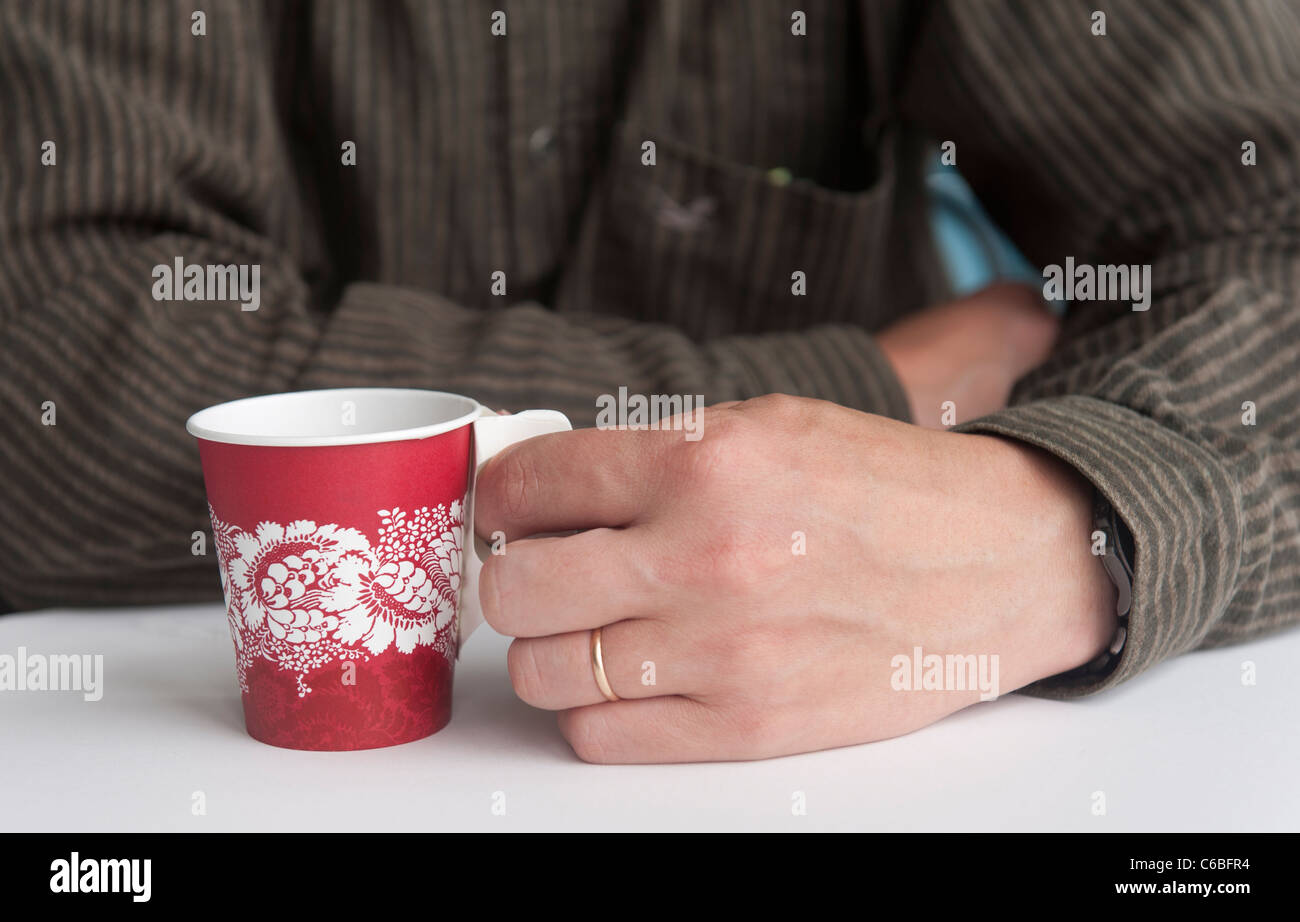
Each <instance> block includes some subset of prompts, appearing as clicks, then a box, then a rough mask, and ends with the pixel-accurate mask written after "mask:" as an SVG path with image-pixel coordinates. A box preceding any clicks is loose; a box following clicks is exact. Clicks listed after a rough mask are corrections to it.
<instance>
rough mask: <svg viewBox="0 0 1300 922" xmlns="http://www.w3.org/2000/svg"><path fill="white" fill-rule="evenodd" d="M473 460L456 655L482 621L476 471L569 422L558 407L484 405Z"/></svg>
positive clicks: (484, 550) (485, 550) (483, 545)
mask: <svg viewBox="0 0 1300 922" xmlns="http://www.w3.org/2000/svg"><path fill="white" fill-rule="evenodd" d="M473 425H474V464H473V467H472V469H471V472H470V484H469V492H468V499H467V500H466V501H465V529H466V535H465V548H466V551H467V553H466V554H464V555H463V556H462V559H463V561H464V564H463V567H464V571H465V572H464V573H463V574H462V577H461V584H460V611H459V613H458V619H459V625H460V626H459V630H458V634H457V637H458V640H457V644H456V656H457V657H458V658H459V656H460V649H461V647H462V646H463V645H464V643H465V641H466V640H468V639H469V635H470V634H472V633H474V629H475V628H476V627H478V626H479V625H480V624H482V623H483V607H482V606H481V605H480V604H479V597H478V579H479V574H480V573H482V572H483V560H484V558H486V557H487V556H488V555H489V554H491V550H490V548H489V547H488V545H487V542H485V541H484V540H483V539H482V538H480V537H479V536H478V534H477V532H476V531H475V530H474V491H475V487H476V486H477V482H478V472H479V471H480V470H482V469H483V465H484V464H485V463H486V462H487V460H488V458H491V457H492V456H493V455H495V454H496V453H497V452H499V451H501V449H503V448H505V447H506V446H508V445H513V444H514V443H515V442H522V441H523V440H524V439H531V438H532V437H533V436H535V435H545V434H546V433H548V432H568V431H569V430H570V429H572V428H573V425H572V424H571V423H570V422H569V420H568V417H566V416H565V415H564V414H563V413H561V412H560V411H559V410H524V411H523V412H522V413H515V414H512V415H510V416H501V415H500V414H498V413H494V412H493V411H492V410H489V409H487V408H486V407H484V408H483V409H482V410H480V411H479V417H478V419H476V420H474V423H473Z"/></svg>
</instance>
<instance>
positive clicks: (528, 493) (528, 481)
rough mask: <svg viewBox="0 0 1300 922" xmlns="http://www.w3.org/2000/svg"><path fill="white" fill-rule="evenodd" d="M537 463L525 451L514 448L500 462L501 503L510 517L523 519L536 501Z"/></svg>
mask: <svg viewBox="0 0 1300 922" xmlns="http://www.w3.org/2000/svg"><path fill="white" fill-rule="evenodd" d="M538 483H539V481H538V477H537V465H536V464H535V463H534V461H533V460H532V458H531V457H530V455H529V453H528V452H527V451H523V450H520V449H518V448H514V449H512V450H511V451H509V452H508V453H507V454H506V456H505V458H503V459H502V464H501V486H500V491H501V492H500V496H501V505H502V508H503V510H504V511H505V514H506V515H507V516H509V518H510V519H513V520H517V519H525V518H527V517H528V515H529V513H531V512H532V509H533V506H534V505H535V504H536V502H537V490H538Z"/></svg>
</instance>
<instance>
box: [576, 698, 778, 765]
mask: <svg viewBox="0 0 1300 922" xmlns="http://www.w3.org/2000/svg"><path fill="white" fill-rule="evenodd" d="M557 718H558V720H559V724H560V732H561V733H562V734H563V735H564V738H565V739H566V740H568V741H569V745H570V746H572V747H573V751H574V752H575V753H576V754H577V756H578V758H580V759H582V760H583V761H584V762H599V763H604V764H629V763H631V764H636V763H646V762H708V761H715V760H717V759H719V758H731V759H744V758H757V757H760V756H761V755H762V754H763V753H762V752H761V751H760V750H758V749H756V748H753V749H751V747H749V746H748V744H746V743H745V742H744V741H743V740H741V739H738V738H737V734H736V728H734V727H730V726H727V725H726V724H725V723H724V721H723V720H722V719H721V718H720V717H719V715H718V713H717V712H716V711H714V710H712V709H710V708H708V707H707V706H705V705H704V704H701V703H699V702H697V701H692V700H691V699H690V698H683V697H678V696H669V697H663V698H642V699H638V700H631V701H613V702H607V703H604V704H596V705H591V706H590V707H580V708H574V709H572V710H568V711H561V712H560V713H559V715H557Z"/></svg>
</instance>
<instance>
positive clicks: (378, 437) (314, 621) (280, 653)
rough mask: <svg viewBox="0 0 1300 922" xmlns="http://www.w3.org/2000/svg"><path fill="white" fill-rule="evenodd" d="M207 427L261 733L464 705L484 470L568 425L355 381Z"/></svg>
mask: <svg viewBox="0 0 1300 922" xmlns="http://www.w3.org/2000/svg"><path fill="white" fill-rule="evenodd" d="M186 428H187V429H188V430H189V431H190V433H191V434H192V435H194V436H196V437H197V438H198V440H199V455H200V457H201V459H202V461H203V479H204V482H205V483H206V485H207V492H208V507H209V511H210V513H211V515H212V532H213V543H214V544H215V545H216V549H217V557H218V565H219V569H220V575H221V586H222V590H223V592H224V593H225V598H226V616H227V620H228V621H229V622H230V633H231V636H232V637H233V638H234V642H235V662H236V671H237V674H238V676H239V687H240V691H241V692H242V694H243V703H244V722H245V725H246V726H247V728H248V732H249V735H251V736H252V737H253V738H254V739H257V740H261V741H262V742H264V743H270V744H271V745H273V746H283V747H286V748H289V749H318V750H320V749H324V750H343V749H372V748H375V747H378V746H395V745H397V744H399V743H406V742H410V741H411V740H417V739H420V738H422V737H425V736H428V735H430V734H432V733H435V732H437V731H438V730H440V729H441V728H442V727H444V726H446V724H447V721H448V720H450V719H451V689H452V673H453V670H454V667H455V662H456V656H457V652H458V649H459V646H460V644H461V643H463V642H464V640H465V638H466V637H468V636H469V634H470V632H471V631H473V630H474V628H475V627H477V626H478V624H479V623H481V622H482V614H481V612H480V611H479V607H478V591H477V589H478V573H479V570H480V568H481V566H482V558H481V556H480V553H479V550H478V549H476V548H475V547H474V543H473V541H469V542H467V541H466V537H467V536H472V535H473V529H472V527H470V526H471V524H472V521H473V519H472V515H473V513H472V510H473V480H474V474H475V472H476V471H477V470H478V468H479V466H480V465H481V464H482V463H483V462H484V461H486V460H487V459H488V458H489V457H491V456H492V455H493V454H495V453H496V452H498V451H500V450H501V449H502V448H504V447H505V446H506V445H509V444H511V443H513V442H517V441H520V440H522V439H526V438H530V437H532V436H534V435H540V434H542V433H545V432H558V431H562V430H567V429H569V428H570V426H569V422H568V420H567V419H565V418H564V416H563V414H561V413H557V412H555V411H553V410H529V411H527V412H524V413H519V414H516V415H513V416H501V415H497V414H495V413H492V412H491V411H489V410H486V409H484V408H483V407H481V406H480V405H479V404H478V403H477V402H476V401H474V400H471V399H470V398H468V397H460V396H457V395H455V394H444V393H439V392H436V391H420V390H404V389H393V388H346V389H338V390H325V391H303V392H298V393H289V394H271V395H267V396H264V397H250V398H248V399H245V400H235V401H232V402H230V403H223V404H220V405H218V406H214V407H209V408H208V409H206V410H202V411H200V412H199V413H196V414H194V415H193V416H192V417H190V419H189V422H188V423H187V424H186Z"/></svg>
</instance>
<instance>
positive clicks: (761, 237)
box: [556, 125, 895, 339]
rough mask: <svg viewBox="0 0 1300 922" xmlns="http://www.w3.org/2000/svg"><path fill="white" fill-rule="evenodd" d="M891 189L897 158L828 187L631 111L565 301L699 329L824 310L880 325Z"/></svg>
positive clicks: (781, 324)
mask: <svg viewBox="0 0 1300 922" xmlns="http://www.w3.org/2000/svg"><path fill="white" fill-rule="evenodd" d="M646 140H654V141H655V152H654V153H655V162H654V164H653V165H648V164H646V163H645V162H644V161H643V154H644V149H643V147H642V145H643V143H644V142H645V141H646ZM882 166H886V165H883V164H882ZM893 189H894V184H893V182H892V173H891V172H889V171H888V170H884V171H882V172H881V173H880V175H879V177H878V179H877V182H876V183H875V185H873V186H872V187H871V188H870V189H866V190H862V191H842V190H834V189H827V188H824V187H821V186H818V185H816V184H814V183H812V182H809V181H807V180H803V179H800V178H798V177H790V176H788V174H785V173H784V171H782V170H780V169H779V168H778V169H772V170H768V169H763V168H761V167H758V166H752V165H748V164H744V163H737V162H733V161H725V160H720V159H718V158H716V157H713V156H711V155H710V154H708V153H706V152H703V151H701V150H698V149H695V148H692V147H689V146H686V145H682V144H679V143H676V142H673V141H670V140H664V139H662V138H660V137H656V136H655V135H654V134H651V133H648V132H645V131H641V130H638V129H637V128H635V127H633V126H629V125H625V126H623V127H622V129H621V130H620V131H619V132H618V134H617V136H616V140H615V142H614V144H613V147H612V150H611V155H610V158H609V161H608V166H607V170H606V173H605V176H604V178H603V180H602V181H601V183H600V185H599V188H598V191H597V193H596V194H595V196H594V198H593V201H592V202H591V203H590V205H589V206H588V208H587V209H586V211H585V213H584V215H583V218H582V222H581V226H580V230H579V234H578V242H577V246H576V253H575V255H574V258H572V259H571V260H569V261H568V264H567V269H566V271H565V273H564V275H563V277H562V279H561V282H560V285H559V288H558V294H557V299H556V306H557V308H559V309H561V310H580V311H584V312H591V313H602V314H618V315H622V316H627V317H631V318H634V319H638V320H644V321H654V322H659V323H668V324H671V325H673V326H675V327H677V328H678V329H681V330H683V331H684V332H686V333H688V334H690V335H691V336H692V337H694V338H696V339H704V338H708V337H713V336H720V335H727V334H732V333H754V332H762V331H768V330H791V329H800V328H804V327H808V326H812V325H814V324H817V323H826V322H854V323H857V324H860V325H862V326H865V327H867V328H868V329H872V328H875V327H876V326H877V325H879V324H880V323H881V322H882V321H883V320H884V319H885V317H886V313H885V311H886V305H887V304H888V300H889V299H888V298H887V297H885V291H884V288H885V287H886V286H887V284H888V277H889V272H887V271H885V270H886V269H887V266H885V265H883V263H884V262H885V261H886V260H885V251H886V247H887V242H888V240H887V232H888V228H889V226H890V221H891V216H892V211H893V206H894V199H895V196H894V194H893ZM799 273H802V275H801V276H800V275H799Z"/></svg>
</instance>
